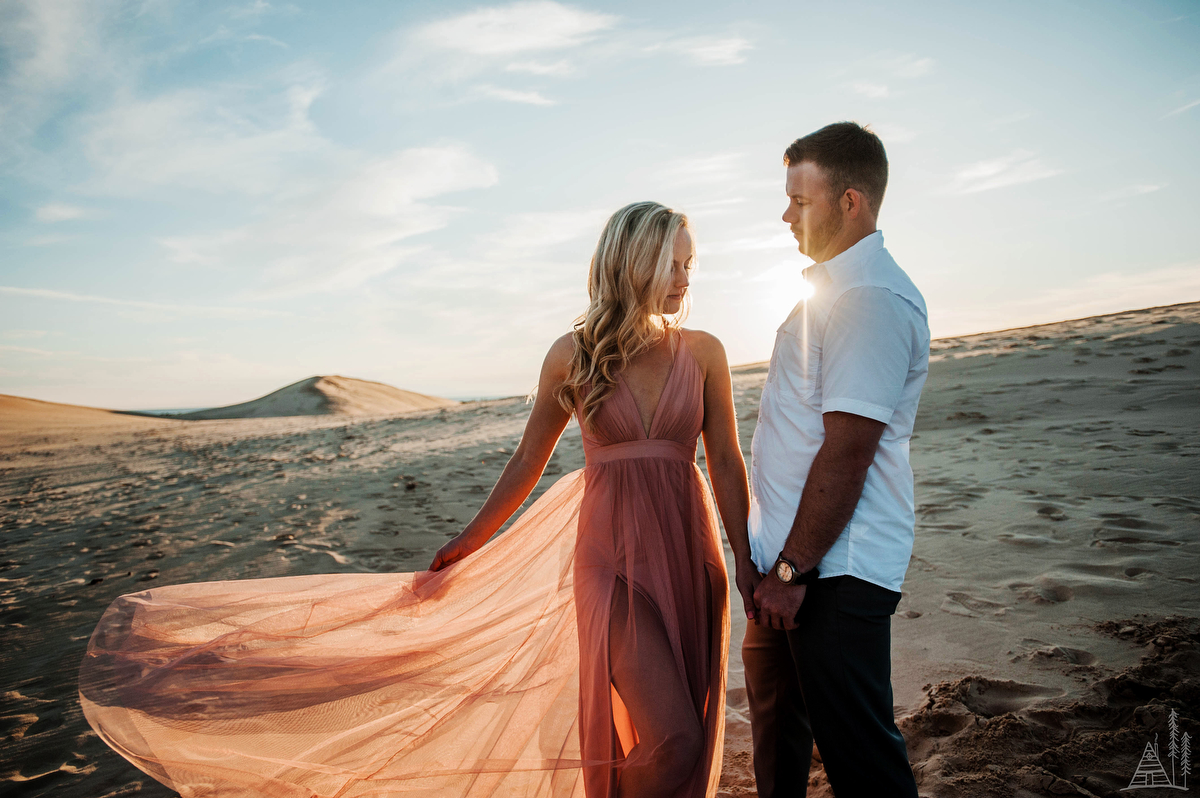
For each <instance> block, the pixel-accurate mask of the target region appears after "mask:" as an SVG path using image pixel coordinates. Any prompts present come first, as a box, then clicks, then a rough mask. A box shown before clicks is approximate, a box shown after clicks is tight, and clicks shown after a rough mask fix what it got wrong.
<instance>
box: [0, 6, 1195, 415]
mask: <svg viewBox="0 0 1200 798" xmlns="http://www.w3.org/2000/svg"><path fill="white" fill-rule="evenodd" d="M845 119H849V120H854V121H857V122H860V123H862V124H869V125H870V126H871V127H872V129H873V130H875V131H876V132H877V133H878V134H879V135H880V136H881V138H882V139H883V141H884V144H885V146H886V147H887V150H888V155H889V159H890V162H891V178H890V183H889V187H888V190H887V196H886V199H885V201H884V204H883V208H882V213H881V215H880V220H879V226H880V229H881V230H882V231H883V234H884V237H885V241H886V244H887V247H888V249H889V251H890V252H891V253H892V255H893V256H894V257H895V259H896V260H897V262H898V263H899V264H900V265H901V267H902V268H904V269H905V270H906V271H907V272H908V274H909V275H910V276H911V277H912V279H913V280H914V282H915V283H916V284H917V286H918V287H919V288H920V289H921V291H922V292H923V293H924V295H925V298H926V301H927V304H928V306H929V311H930V326H931V330H932V333H933V335H934V336H935V337H939V336H950V335H960V334H965V333H970V332H978V331H984V330H991V329H1000V328H1008V327H1014V326H1021V325H1026V324H1034V323H1039V322H1048V321H1054V320H1061V319H1065V318H1076V317H1081V316H1088V315H1094V314H1098V313H1104V312H1112V311H1119V310H1125V309H1130V308H1138V307H1148V306H1154V305H1163V304H1171V303H1175V302H1184V301H1196V300H1200V245H1198V244H1197V237H1196V230H1197V221H1196V216H1197V211H1198V210H1200V202H1198V201H1197V199H1196V188H1197V186H1200V179H1198V178H1200V147H1198V146H1197V144H1198V143H1200V6H1198V5H1197V4H1196V2H1195V0H1144V1H1142V2H1107V1H1105V0H1095V1H1094V2H1086V3H1084V2H1059V1H1058V0H1037V2H1009V3H986V4H985V3H961V2H945V3H938V2H906V3H895V2H875V3H873V2H862V3H855V4H853V5H852V6H850V5H847V4H840V3H829V2H821V3H811V2H804V1H798V0H788V2H773V1H771V0H767V1H763V2H755V3H711V2H703V0H695V1H693V2H687V3H683V2H655V3H646V2H610V3H568V2H563V3H558V2H551V0H528V1H525V2H517V3H499V4H491V5H488V4H479V3H476V2H468V3H459V2H454V1H453V0H439V2H431V1H430V2H426V1H425V0H408V1H407V2H400V3H397V2H346V3H276V2H268V1H267V0H253V1H252V2H237V3H233V4H221V3H217V2H193V3H184V2H170V1H169V0H146V1H145V2H141V3H124V2H110V1H109V0H84V1H82V2H65V1H61V2H60V1H58V0H29V1H28V2H14V1H13V0H0V393H7V394H14V395H19V396H27V397H32V398H37V399H43V400H48V401H56V402H68V403H73V404H85V405H93V406H99V407H111V408H117V409H148V408H196V407H206V406H215V405H222V404H230V403H234V402H241V401H246V400H249V399H253V398H255V397H257V396H261V395H263V394H265V393H267V392H269V391H272V390H274V389H276V388H279V387H281V386H283V385H285V384H288V383H291V382H295V381H296V380H300V379H304V378H306V377H309V376H312V375H316V374H341V375H345V376H350V377H358V378H361V379H369V380H377V381H380V382H385V383H388V384H390V385H394V386H397V387H400V388H405V389H409V390H415V391H421V392H424V393H431V394H435V395H440V396H450V397H456V398H461V397H474V396H499V395H514V394H522V393H526V392H528V391H529V390H530V389H532V388H533V387H534V385H535V384H536V380H537V373H538V369H539V366H540V363H541V360H542V358H543V357H544V355H545V352H546V350H547V349H548V348H549V345H550V343H551V342H552V341H553V340H554V339H555V338H557V337H558V336H559V335H561V334H562V333H564V332H566V331H568V330H569V329H570V325H571V323H572V321H573V320H574V319H575V318H576V317H577V316H578V315H579V314H580V313H581V312H582V311H583V310H584V309H585V307H586V303H587V293H586V275H587V268H588V262H589V259H590V257H591V253H592V250H593V248H594V246H595V242H596V239H597V237H598V235H599V232H600V230H601V228H602V226H603V224H604V221H605V220H606V219H607V217H608V216H609V215H610V214H611V213H612V212H613V211H615V210H617V209H618V208H620V207H622V206H623V205H625V204H627V203H629V202H634V201H639V200H647V199H652V200H656V201H659V202H662V203H665V204H667V205H670V206H671V207H674V208H677V209H679V210H682V211H683V212H685V213H687V214H688V216H689V218H690V219H691V221H692V224H693V229H694V232H695V237H696V241H697V247H698V268H697V270H696V271H695V273H694V274H693V276H692V287H691V294H692V301H693V304H692V311H691V315H690V318H689V319H688V322H687V326H689V327H693V328H698V329H704V330H708V331H709V332H711V333H713V334H715V335H716V336H718V337H719V338H720V339H721V340H722V341H723V342H724V344H725V347H726V350H727V352H728V355H729V359H730V362H732V363H746V362H753V361H760V360H764V359H766V358H767V357H768V356H769V355H770V349H771V345H772V343H773V340H774V330H775V328H776V327H777V326H778V325H779V324H780V323H781V322H782V320H783V319H784V317H785V316H786V315H787V312H788V310H789V309H790V308H791V307H792V305H793V304H794V303H795V302H796V301H797V300H798V299H799V298H800V296H801V290H802V288H803V286H802V284H801V278H800V273H801V271H802V270H803V269H804V268H805V267H806V266H807V265H808V264H809V261H808V260H807V259H806V258H805V257H804V256H803V255H801V254H800V253H798V252H797V251H796V247H795V241H794V240H793V239H792V238H791V236H790V234H789V233H788V229H787V227H786V225H785V224H784V223H783V222H782V221H781V220H780V218H779V217H780V215H781V214H782V213H783V211H784V208H785V205H786V198H785V196H784V190H783V185H784V174H785V170H784V167H783V165H782V160H781V159H782V153H783V150H784V149H785V148H786V146H787V145H788V144H789V143H790V142H791V141H792V140H793V139H795V138H797V137H798V136H802V135H805V134H806V133H809V132H812V131H813V130H816V129H817V128H820V127H821V126H823V125H825V124H828V123H830V122H834V121H840V120H845Z"/></svg>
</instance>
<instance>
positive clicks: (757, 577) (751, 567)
mask: <svg viewBox="0 0 1200 798" xmlns="http://www.w3.org/2000/svg"><path fill="white" fill-rule="evenodd" d="M762 580H763V575H762V574H760V573H759V572H758V566H757V565H755V564H754V563H753V562H751V560H750V558H749V557H747V558H746V559H745V560H743V561H741V562H738V563H737V573H736V575H735V583H736V584H737V589H738V592H739V593H741V594H742V606H743V607H744V608H745V610H746V620H748V621H753V620H755V617H756V616H757V615H758V608H757V607H756V606H755V603H754V591H755V589H756V588H757V587H758V583H759V582H761V581H762Z"/></svg>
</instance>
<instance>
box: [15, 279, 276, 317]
mask: <svg viewBox="0 0 1200 798" xmlns="http://www.w3.org/2000/svg"><path fill="white" fill-rule="evenodd" d="M0 295H8V296H21V297H28V298H30V299H49V300H56V301H61V302H91V303H96V304H101V305H119V306H121V307H127V308H138V309H140V310H159V311H168V312H171V313H182V314H188V315H195V316H211V317H216V318H227V319H258V318H281V317H289V318H290V317H294V316H295V314H294V313H286V312H284V311H280V310H264V309H259V308H242V307H213V306H204V305H178V304H173V303H168V302H142V301H139V300H136V299H117V298H115V297H107V296H94V295H90V294H74V293H71V292H69V291H54V290H51V289H48V288H18V287H16V286H11V285H0Z"/></svg>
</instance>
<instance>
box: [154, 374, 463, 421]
mask: <svg viewBox="0 0 1200 798" xmlns="http://www.w3.org/2000/svg"><path fill="white" fill-rule="evenodd" d="M456 404H458V402H455V401H454V400H452V399H442V398H441V397H440V396H427V395H425V394H423V393H414V392H412V391H405V390H402V389H400V388H393V387H392V386H391V385H385V384H384V383H382V382H370V381H369V380H358V379H354V378H353V377H338V376H333V377H320V376H318V377H308V378H307V379H303V380H300V381H299V382H293V383H292V384H291V385H285V386H284V387H282V388H280V389H279V390H277V391H272V392H271V393H269V394H267V395H266V396H262V397H259V398H258V399H254V400H252V401H249V402H242V403H241V404H236V405H227V406H225V407H214V408H210V409H208V410H197V411H195V412H194V413H182V414H179V415H177V416H175V417H176V418H181V419H187V420H194V421H200V420H205V419H217V418H275V417H278V416H330V415H341V416H385V415H395V414H398V413H409V412H411V411H413V410H429V409H431V408H437V407H450V406H452V405H456Z"/></svg>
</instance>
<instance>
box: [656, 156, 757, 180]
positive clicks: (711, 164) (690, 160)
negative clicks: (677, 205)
mask: <svg viewBox="0 0 1200 798" xmlns="http://www.w3.org/2000/svg"><path fill="white" fill-rule="evenodd" d="M745 159H746V156H745V154H743V153H741V152H721V153H713V154H711V155H694V156H689V157H685V158H675V159H673V160H671V161H668V162H667V163H665V164H663V166H662V167H661V168H659V169H658V171H657V173H656V176H657V177H658V178H659V179H660V180H662V181H663V182H666V183H668V184H672V185H681V186H689V185H699V184H706V183H722V184H728V183H730V182H732V181H734V180H736V179H738V178H740V177H742V176H743V175H744V171H745V168H744V163H745Z"/></svg>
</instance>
